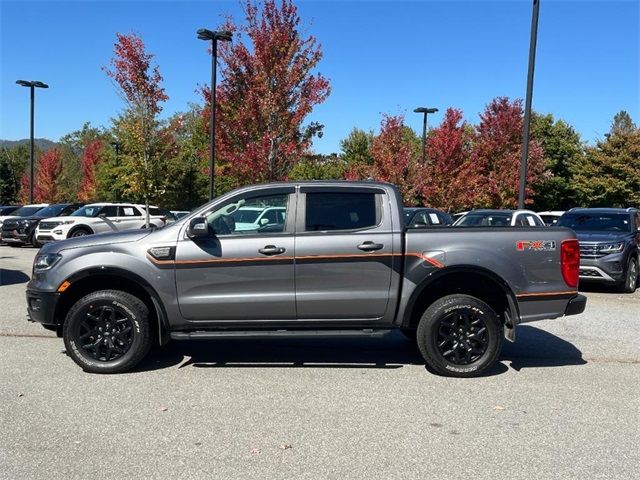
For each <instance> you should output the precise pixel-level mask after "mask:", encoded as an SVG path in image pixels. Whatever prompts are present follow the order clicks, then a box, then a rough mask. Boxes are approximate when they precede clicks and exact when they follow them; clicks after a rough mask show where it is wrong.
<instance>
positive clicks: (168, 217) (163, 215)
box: [149, 206, 178, 225]
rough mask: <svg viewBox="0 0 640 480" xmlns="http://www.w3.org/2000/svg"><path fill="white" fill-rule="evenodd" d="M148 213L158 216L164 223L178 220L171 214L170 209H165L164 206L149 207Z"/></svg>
mask: <svg viewBox="0 0 640 480" xmlns="http://www.w3.org/2000/svg"><path fill="white" fill-rule="evenodd" d="M149 215H151V216H153V217H159V218H160V220H162V221H163V222H164V224H165V225H168V224H170V223H173V222H175V221H176V220H178V219H177V218H176V216H175V215H174V214H173V212H172V211H171V210H167V209H166V208H159V207H151V206H150V207H149Z"/></svg>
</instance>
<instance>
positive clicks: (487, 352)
mask: <svg viewBox="0 0 640 480" xmlns="http://www.w3.org/2000/svg"><path fill="white" fill-rule="evenodd" d="M502 338H503V327H502V324H501V323H500V320H499V319H498V316H497V315H496V313H495V312H494V311H493V309H492V308H491V307H490V306H489V305H487V304H486V303H485V302H483V301H481V300H479V299H477V298H475V297H472V296H469V295H448V296H446V297H442V298H440V299H439V300H436V301H435V302H434V303H432V304H431V305H430V306H429V308H427V310H426V311H425V312H424V314H423V315H422V318H421V319H420V323H419V324H418V330H417V341H418V348H419V349H420V353H422V356H423V357H424V359H425V362H426V364H427V366H428V367H429V368H431V369H432V370H433V371H434V372H436V373H438V374H440V375H446V376H450V377H476V376H479V375H481V374H482V373H483V372H485V371H486V370H487V369H489V368H491V367H492V366H493V365H494V364H495V362H496V361H497V360H498V356H499V355H500V350H501V348H502Z"/></svg>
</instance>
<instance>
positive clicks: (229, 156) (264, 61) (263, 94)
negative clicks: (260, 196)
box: [203, 0, 329, 183]
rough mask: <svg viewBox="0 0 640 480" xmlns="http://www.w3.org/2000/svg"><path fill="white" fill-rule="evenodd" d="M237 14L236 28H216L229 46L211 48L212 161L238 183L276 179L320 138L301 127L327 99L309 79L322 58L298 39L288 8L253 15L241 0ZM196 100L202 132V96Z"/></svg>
mask: <svg viewBox="0 0 640 480" xmlns="http://www.w3.org/2000/svg"><path fill="white" fill-rule="evenodd" d="M244 7H245V12H246V23H245V24H244V25H243V26H235V25H234V24H233V23H231V21H228V22H227V24H226V25H225V26H224V28H225V29H227V30H231V31H234V32H235V34H236V36H235V38H234V41H233V44H232V45H229V44H226V43H221V44H220V46H219V48H220V54H219V57H220V58H221V60H222V62H223V65H224V68H223V72H222V73H223V80H222V81H221V83H220V85H219V86H218V89H217V112H216V114H217V120H216V124H217V125H216V127H217V130H216V137H217V138H216V142H217V145H216V153H217V155H216V157H217V158H218V159H220V160H221V161H222V162H223V164H224V165H225V166H224V168H225V169H226V170H227V171H228V173H229V174H232V175H233V176H235V177H236V178H237V179H238V181H239V183H248V182H260V181H265V180H278V179H284V178H286V175H287V173H288V171H289V170H290V168H291V167H292V166H293V165H294V164H295V163H296V162H297V161H298V159H299V158H300V157H301V156H302V154H304V153H305V152H306V151H307V150H308V149H309V147H310V145H311V141H312V138H313V137H314V136H315V135H317V134H319V133H321V129H322V126H321V125H318V124H315V123H311V124H310V125H307V126H303V122H304V120H305V118H306V117H307V115H308V114H309V113H310V112H311V111H312V109H313V107H314V106H315V105H317V104H319V103H322V102H323V101H324V100H325V99H326V98H327V96H328V94H329V82H328V80H327V79H326V78H324V77H323V76H322V75H320V74H316V73H313V70H314V69H315V68H316V66H317V65H318V63H319V61H320V59H321V58H322V52H321V49H320V46H319V45H318V44H317V42H316V39H315V38H314V37H313V36H307V37H305V36H303V35H301V33H300V25H299V24H300V17H299V16H298V11H297V8H296V6H295V5H294V4H293V2H292V1H290V0H282V1H281V2H280V4H279V5H277V4H276V2H275V1H274V0H266V1H265V2H264V4H263V5H262V8H261V9H258V6H257V4H255V3H253V2H252V1H251V0H248V1H246V2H245V3H244ZM243 35H246V37H247V38H248V39H249V40H250V44H251V48H250V47H249V46H248V45H247V44H245V42H244V41H243ZM203 95H204V98H205V101H206V105H207V106H206V108H205V109H204V112H203V114H204V115H205V118H206V122H205V123H207V125H206V127H207V129H208V122H209V118H210V105H211V94H210V91H209V90H208V89H203Z"/></svg>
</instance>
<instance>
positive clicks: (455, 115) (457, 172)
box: [419, 108, 482, 211]
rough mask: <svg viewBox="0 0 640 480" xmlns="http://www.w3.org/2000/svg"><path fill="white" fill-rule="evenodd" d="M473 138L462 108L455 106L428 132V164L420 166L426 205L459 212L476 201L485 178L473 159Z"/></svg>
mask: <svg viewBox="0 0 640 480" xmlns="http://www.w3.org/2000/svg"><path fill="white" fill-rule="evenodd" d="M474 137H475V135H474V131H473V127H472V126H470V125H469V124H468V123H467V122H465V121H464V120H463V118H462V111H461V110H457V109H454V108H448V109H447V110H446V112H445V114H444V119H443V120H442V123H440V126H438V127H437V128H434V129H432V130H431V131H430V132H429V138H428V141H427V163H426V165H423V166H421V168H420V185H419V188H420V192H421V196H422V200H423V204H424V205H426V206H432V207H436V208H440V209H443V210H446V211H458V210H463V209H466V208H469V207H470V206H473V205H474V204H475V201H476V198H477V197H478V192H479V191H480V189H481V188H482V180H481V178H480V176H479V174H480V172H479V169H478V165H477V164H476V163H474V162H473V160H472V151H473V141H474Z"/></svg>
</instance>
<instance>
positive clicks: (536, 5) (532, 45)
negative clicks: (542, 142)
mask: <svg viewBox="0 0 640 480" xmlns="http://www.w3.org/2000/svg"><path fill="white" fill-rule="evenodd" d="M539 12H540V0H533V13H532V14H531V40H530V42H529V71H528V74H527V97H526V99H525V103H524V125H523V128H522V159H521V160H520V189H519V192H518V208H519V209H523V208H524V194H525V188H526V185H527V161H528V159H529V126H530V124H531V97H532V96H533V70H534V68H535V65H536V43H537V41H538V14H539Z"/></svg>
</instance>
